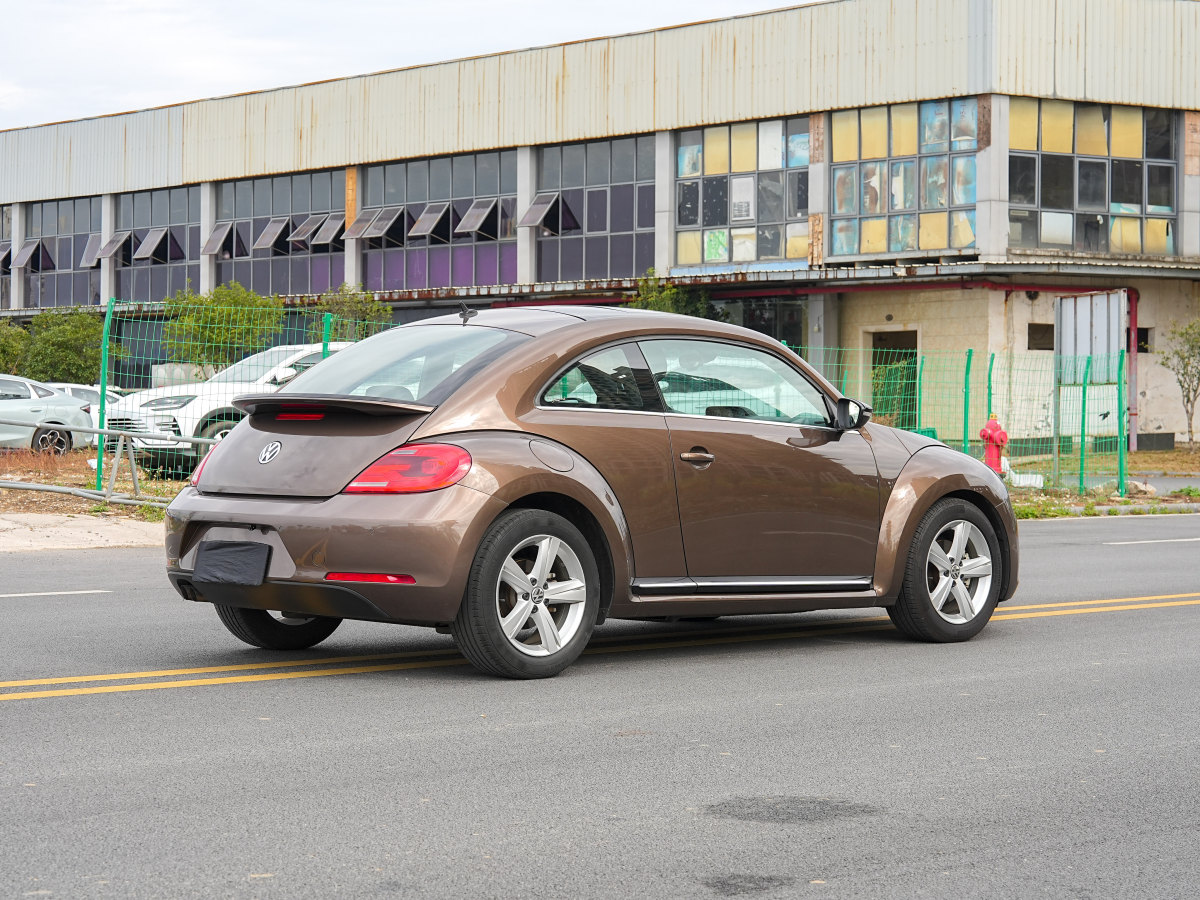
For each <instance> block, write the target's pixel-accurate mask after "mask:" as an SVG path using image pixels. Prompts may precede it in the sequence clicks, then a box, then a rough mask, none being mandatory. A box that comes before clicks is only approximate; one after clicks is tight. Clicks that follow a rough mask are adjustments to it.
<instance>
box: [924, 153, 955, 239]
mask: <svg viewBox="0 0 1200 900" xmlns="http://www.w3.org/2000/svg"><path fill="white" fill-rule="evenodd" d="M949 188H950V161H949V160H948V159H946V157H944V156H934V157H925V158H924V159H922V160H921V209H944V208H945V207H946V204H947V202H948V201H949V199H950V191H949ZM942 246H943V247H944V246H945V244H943V245H942Z"/></svg>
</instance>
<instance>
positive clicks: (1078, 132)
mask: <svg viewBox="0 0 1200 900" xmlns="http://www.w3.org/2000/svg"><path fill="white" fill-rule="evenodd" d="M1075 152H1076V153H1080V154H1083V155H1086V156H1108V110H1107V109H1105V108H1104V107H1103V106H1100V105H1099V104H1096V103H1079V104H1077V105H1076V107H1075Z"/></svg>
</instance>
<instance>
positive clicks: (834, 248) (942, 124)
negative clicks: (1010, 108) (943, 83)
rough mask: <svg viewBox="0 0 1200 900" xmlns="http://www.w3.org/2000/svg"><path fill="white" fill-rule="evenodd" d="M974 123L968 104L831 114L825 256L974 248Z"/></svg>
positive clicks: (968, 100)
mask: <svg viewBox="0 0 1200 900" xmlns="http://www.w3.org/2000/svg"><path fill="white" fill-rule="evenodd" d="M978 118H979V113H978V101H977V100H976V98H974V97H963V98H960V99H957V100H931V101H926V102H923V103H903V104H898V105H895V106H876V107H871V108H869V109H850V110H841V111H839V112H835V113H831V114H830V153H829V159H830V174H829V179H830V199H829V217H830V233H831V239H830V249H829V255H830V256H861V255H883V254H886V255H888V256H898V255H906V256H907V255H929V254H930V253H931V252H939V251H945V250H969V249H971V248H973V247H974V246H975V153H974V151H975V150H976V149H977V148H978V146H979V134H978ZM963 151H970V152H963Z"/></svg>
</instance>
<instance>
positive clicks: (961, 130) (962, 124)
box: [950, 97, 979, 246]
mask: <svg viewBox="0 0 1200 900" xmlns="http://www.w3.org/2000/svg"><path fill="white" fill-rule="evenodd" d="M978 139H979V101H978V100H976V99H975V98H974V97H964V98H963V99H961V100H953V101H951V103H950V144H951V146H952V147H953V149H955V150H974V149H976V148H977V147H978V146H979V140H978ZM964 246H966V245H964Z"/></svg>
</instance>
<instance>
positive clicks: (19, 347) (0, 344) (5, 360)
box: [0, 319, 29, 375]
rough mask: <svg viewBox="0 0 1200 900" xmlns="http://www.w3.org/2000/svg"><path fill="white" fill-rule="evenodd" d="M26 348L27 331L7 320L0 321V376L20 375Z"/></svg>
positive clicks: (27, 342)
mask: <svg viewBox="0 0 1200 900" xmlns="http://www.w3.org/2000/svg"><path fill="white" fill-rule="evenodd" d="M28 347H29V332H28V331H26V330H25V329H24V328H20V327H18V326H16V325H14V324H13V323H12V322H9V321H8V320H7V319H4V320H0V375H20V374H21V363H22V362H23V361H24V359H25V352H26V350H27V349H28Z"/></svg>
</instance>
